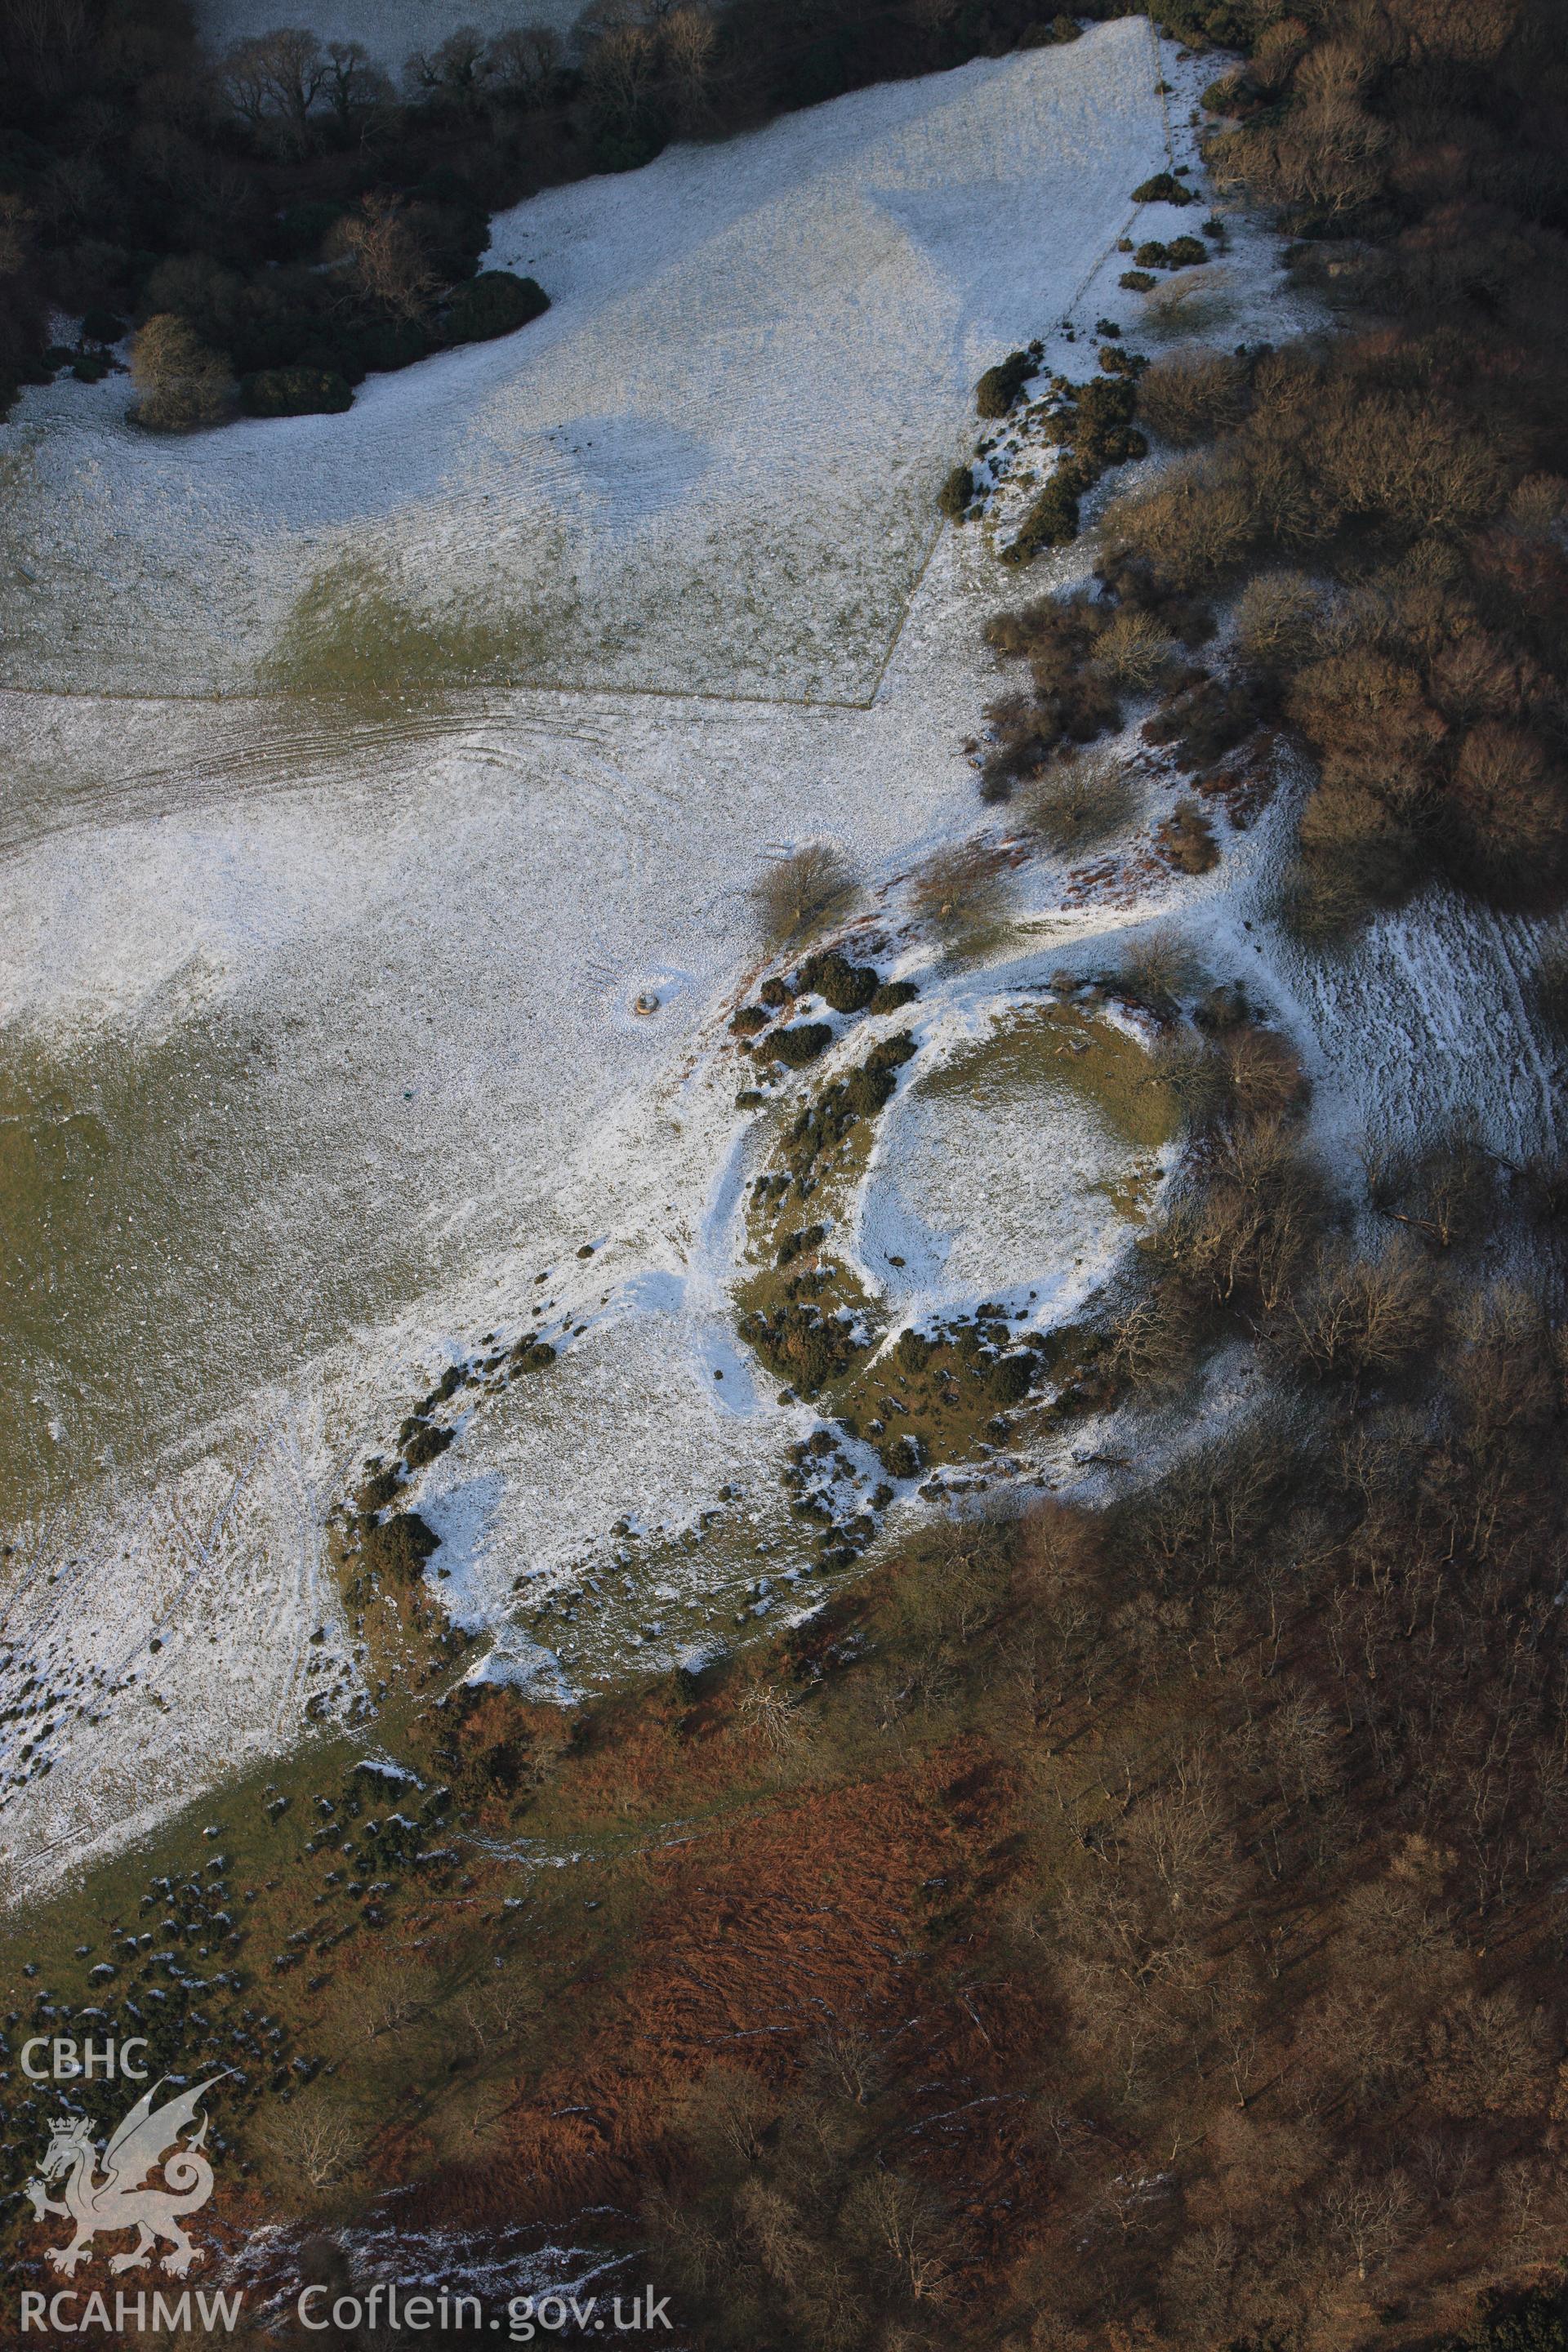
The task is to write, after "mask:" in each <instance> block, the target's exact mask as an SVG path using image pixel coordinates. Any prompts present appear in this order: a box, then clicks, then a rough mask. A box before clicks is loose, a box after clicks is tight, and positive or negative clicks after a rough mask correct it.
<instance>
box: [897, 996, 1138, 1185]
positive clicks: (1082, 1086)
mask: <svg viewBox="0 0 1568 2352" xmlns="http://www.w3.org/2000/svg"><path fill="white" fill-rule="evenodd" d="M920 1085H921V1089H922V1091H924V1092H925V1093H927V1094H932V1095H941V1094H954V1093H962V1094H965V1095H968V1096H970V1097H972V1098H973V1100H975V1101H976V1102H978V1103H980V1104H982V1105H994V1107H995V1108H996V1109H997V1110H998V1111H1000V1110H1002V1109H1004V1108H1007V1107H1009V1106H1011V1105H1013V1104H1015V1103H1016V1102H1017V1101H1018V1100H1019V1098H1020V1097H1025V1096H1027V1095H1030V1094H1034V1093H1037V1092H1039V1091H1041V1090H1045V1089H1065V1090H1066V1091H1068V1093H1070V1094H1072V1095H1074V1096H1075V1097H1078V1099H1079V1101H1081V1102H1082V1103H1083V1104H1084V1105H1085V1106H1086V1107H1087V1108H1089V1109H1091V1110H1092V1111H1094V1112H1095V1113H1096V1114H1097V1115H1098V1116H1099V1118H1100V1119H1101V1120H1103V1122H1104V1124H1105V1125H1106V1126H1107V1127H1108V1128H1109V1129H1110V1131H1111V1133H1112V1134H1113V1135H1115V1136H1116V1137H1117V1138H1118V1139H1119V1140H1121V1142H1123V1143H1127V1144H1131V1145H1132V1146H1134V1147H1135V1148H1136V1149H1137V1150H1142V1151H1152V1150H1157V1149H1158V1148H1159V1147H1160V1146H1161V1145H1162V1144H1164V1143H1168V1142H1169V1141H1170V1140H1171V1139H1172V1138H1173V1136H1174V1135H1175V1134H1176V1132H1177V1129H1178V1128H1179V1126H1180V1123H1181V1121H1180V1115H1179V1110H1178V1106H1177V1104H1176V1101H1175V1098H1174V1097H1173V1094H1172V1092H1171V1089H1170V1087H1168V1086H1167V1085H1166V1084H1165V1083H1164V1081H1163V1078H1162V1077H1161V1076H1160V1075H1159V1073H1158V1071H1157V1069H1156V1068H1155V1066H1154V1065H1153V1064H1152V1061H1151V1058H1150V1056H1149V1055H1148V1054H1147V1053H1145V1051H1144V1049H1143V1047H1142V1045H1140V1044H1139V1043H1138V1041H1137V1039H1136V1038H1135V1037H1131V1036H1129V1035H1128V1034H1127V1033H1126V1031H1125V1030H1122V1029H1120V1028H1116V1027H1113V1026H1112V1024H1110V1022H1107V1021H1101V1020H1100V1019H1098V1018H1097V1017H1096V1016H1095V1013H1094V1012H1093V1010H1092V1008H1091V1007H1087V1006H1083V1005H1080V1004H1078V1003H1065V1004H1045V1005H1041V1006H1039V1007H1038V1008H1036V1007H1033V1006H1031V1007H1028V1008H1026V1009H1024V1010H1021V1011H1016V1012H1012V1013H1008V1014H1006V1015H1005V1018H1004V1019H1003V1020H1001V1021H999V1022H998V1023H997V1024H996V1026H995V1030H994V1034H992V1036H990V1037H989V1038H987V1039H985V1040H984V1042H983V1043H981V1044H979V1045H973V1046H970V1047H968V1048H967V1049H966V1050H965V1051H963V1053H960V1054H956V1055H952V1058H951V1059H949V1060H948V1061H945V1062H943V1063H942V1066H940V1067H939V1068H938V1069H936V1070H933V1071H932V1072H931V1076H929V1077H925V1078H922V1079H921V1081H920Z"/></svg>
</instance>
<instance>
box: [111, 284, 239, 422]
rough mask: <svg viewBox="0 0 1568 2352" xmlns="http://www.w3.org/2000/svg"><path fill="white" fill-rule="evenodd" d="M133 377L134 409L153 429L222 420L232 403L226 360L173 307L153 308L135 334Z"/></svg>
mask: <svg viewBox="0 0 1568 2352" xmlns="http://www.w3.org/2000/svg"><path fill="white" fill-rule="evenodd" d="M131 381H132V383H133V384H134V385H135V387H136V395H137V396H136V405H135V408H134V410H133V411H132V415H134V417H135V420H136V422H137V424H138V425H145V426H146V427H147V429H148V431H149V432H153V433H190V432H195V431H196V430H198V429H199V428H200V427H201V426H202V425H221V424H222V423H223V421H224V419H225V417H226V416H227V415H228V414H229V412H230V410H231V408H232V406H233V404H234V383H233V380H232V379H231V377H230V375H229V372H228V366H227V363H226V361H225V360H224V359H223V357H222V355H221V354H220V353H219V352H215V351H210V350H209V349H208V348H207V346H206V344H205V343H204V342H203V341H202V340H201V338H200V337H199V336H198V335H197V333H196V332H195V329H194V328H193V327H192V326H191V325H190V324H189V323H188V321H187V320H184V319H182V318H179V317H178V316H176V314H175V313H174V312H173V311H167V310H165V311H160V312H158V313H156V314H155V315H154V316H153V318H151V319H149V320H148V321H147V323H146V325H145V326H144V327H143V328H142V331H141V332H140V333H139V334H138V335H137V338H136V341H135V342H134V343H133V344H132V348H131Z"/></svg>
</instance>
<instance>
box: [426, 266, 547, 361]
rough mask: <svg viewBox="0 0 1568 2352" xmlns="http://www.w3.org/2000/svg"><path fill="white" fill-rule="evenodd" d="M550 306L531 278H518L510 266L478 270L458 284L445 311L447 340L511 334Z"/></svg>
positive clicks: (486, 338) (482, 339)
mask: <svg viewBox="0 0 1568 2352" xmlns="http://www.w3.org/2000/svg"><path fill="white" fill-rule="evenodd" d="M549 308H550V297H549V295H548V294H547V293H546V292H545V290H544V289H543V287H542V286H541V285H540V283H539V281H538V279H537V278H519V277H518V276H517V275H516V273H515V272H514V271H512V270H510V269H481V270H480V272H479V276H478V277H477V278H470V279H469V280H468V284H467V285H466V286H459V287H458V291H457V293H456V294H455V295H454V296H453V297H452V306H451V309H450V310H449V311H448V312H447V341H449V342H453V343H482V342H488V341H490V340H491V339H492V338H493V337H495V336H497V335H510V334H514V333H515V332H516V331H517V329H518V328H519V327H526V326H527V325H528V323H529V321H530V320H531V319H538V318H541V317H542V315H543V313H544V312H545V311H546V310H549Z"/></svg>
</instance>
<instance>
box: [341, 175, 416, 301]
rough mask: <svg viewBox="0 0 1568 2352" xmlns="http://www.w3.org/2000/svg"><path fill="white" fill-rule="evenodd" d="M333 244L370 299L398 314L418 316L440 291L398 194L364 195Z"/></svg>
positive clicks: (343, 224)
mask: <svg viewBox="0 0 1568 2352" xmlns="http://www.w3.org/2000/svg"><path fill="white" fill-rule="evenodd" d="M334 243H335V246H336V247H337V250H338V251H339V252H340V253H342V254H344V255H346V256H347V257H348V260H349V264H350V266H351V268H353V274H354V277H355V278H356V279H357V280H358V283H359V286H360V289H361V290H362V291H363V294H364V295H365V296H366V298H367V299H369V300H370V301H372V302H374V303H377V304H379V306H380V307H381V308H382V309H383V310H387V311H389V312H390V313H391V314H392V316H393V317H394V318H399V319H416V318H417V317H418V316H419V314H420V313H421V311H422V310H424V309H425V307H426V303H427V302H428V300H429V299H430V297H431V295H432V294H433V293H434V292H435V290H436V286H437V278H436V273H435V271H434V270H433V269H432V268H431V267H430V263H429V259H428V257H427V256H426V252H425V248H424V247H423V246H422V245H421V244H420V241H419V238H418V236H417V234H416V231H415V229H414V227H413V226H412V224H411V223H410V221H409V219H408V216H407V214H406V212H405V208H404V206H403V205H401V204H400V203H399V202H398V200H397V199H396V198H395V197H394V196H382V195H367V196H364V197H363V198H362V199H361V202H360V206H359V209H358V211H357V212H353V213H351V214H350V215H348V217H347V219H346V220H342V221H340V222H339V224H338V226H337V230H336V233H335V237H334Z"/></svg>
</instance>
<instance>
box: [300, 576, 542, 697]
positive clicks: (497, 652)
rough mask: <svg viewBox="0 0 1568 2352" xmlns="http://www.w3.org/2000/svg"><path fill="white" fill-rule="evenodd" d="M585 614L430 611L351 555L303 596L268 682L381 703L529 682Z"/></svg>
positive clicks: (474, 608)
mask: <svg viewBox="0 0 1568 2352" xmlns="http://www.w3.org/2000/svg"><path fill="white" fill-rule="evenodd" d="M576 614H577V604H576V600H575V598H570V599H568V600H566V601H563V603H562V604H561V605H560V606H559V607H558V608H556V609H553V610H552V609H551V608H550V607H548V606H544V605H540V606H534V607H527V606H524V607H521V608H520V609H518V610H517V611H515V612H506V611H498V610H497V609H495V608H494V607H493V606H491V605H488V604H479V603H472V604H465V605H456V606H453V607H451V608H449V609H447V610H446V611H439V612H438V611H435V610H431V609H428V608H426V607H422V606H421V605H419V604H416V602H415V601H414V599H413V598H412V597H411V596H410V595H409V594H408V593H406V592H405V590H404V589H403V588H402V587H400V586H399V585H398V584H397V583H395V581H394V580H393V579H391V578H390V577H389V576H388V574H387V573H386V572H384V571H382V570H381V569H379V568H378V566H377V565H376V564H375V563H374V562H373V561H372V560H371V559H369V558H368V557H363V556H347V557H345V558H343V560H342V562H338V563H334V564H331V565H330V566H328V567H327V569H326V570H324V571H322V572H318V573H317V574H316V575H315V577H314V578H313V579H312V580H310V582H309V583H307V585H306V586H305V587H304V588H303V589H302V590H301V591H300V594H299V596H298V597H297V598H296V600H295V603H294V606H293V610H292V611H291V612H290V614H289V617H288V620H287V621H286V622H285V624H284V625H283V628H282V630H281V631H280V633H279V638H278V642H277V645H276V646H275V647H274V648H273V651H272V653H271V655H270V656H269V657H268V660H267V662H266V663H265V664H264V666H263V673H262V677H263V683H264V685H266V686H268V687H271V688H284V689H288V690H290V691H292V692H295V693H322V694H346V695H352V696H354V697H361V698H363V697H371V698H374V697H376V696H380V695H389V694H397V693H401V692H404V691H405V690H406V689H407V688H415V687H417V688H421V689H422V690H426V691H428V690H430V689H436V688H442V687H464V686H479V685H502V684H508V683H522V682H527V681H529V680H531V679H535V678H538V677H541V676H542V675H543V674H544V673H545V672H546V671H547V670H548V668H549V667H550V661H551V656H552V649H554V648H555V647H557V646H560V645H561V644H562V643H563V641H564V640H567V639H569V637H570V635H571V634H572V632H573V628H574V621H575V618H576Z"/></svg>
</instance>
